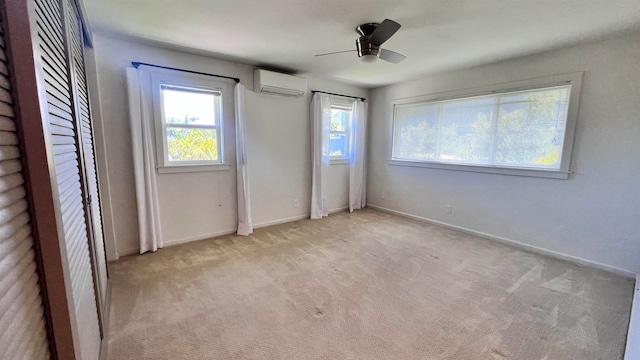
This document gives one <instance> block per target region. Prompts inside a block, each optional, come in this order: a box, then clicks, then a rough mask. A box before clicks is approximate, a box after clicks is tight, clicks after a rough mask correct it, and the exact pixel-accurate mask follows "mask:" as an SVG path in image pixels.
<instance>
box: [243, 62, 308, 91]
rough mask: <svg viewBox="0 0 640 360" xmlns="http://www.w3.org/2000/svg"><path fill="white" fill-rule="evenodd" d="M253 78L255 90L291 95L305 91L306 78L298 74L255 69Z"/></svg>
mask: <svg viewBox="0 0 640 360" xmlns="http://www.w3.org/2000/svg"><path fill="white" fill-rule="evenodd" d="M253 78H254V80H253V82H254V91H255V92H260V93H265V94H274V95H282V96H291V97H300V96H303V95H304V94H305V93H306V92H307V79H305V78H302V77H299V76H293V75H287V74H281V73H277V72H273V71H267V70H261V69H256V70H255V72H254V74H253Z"/></svg>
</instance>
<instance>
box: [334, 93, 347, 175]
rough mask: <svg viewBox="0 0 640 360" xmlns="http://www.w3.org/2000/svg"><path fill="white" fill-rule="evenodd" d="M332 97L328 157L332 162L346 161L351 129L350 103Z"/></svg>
mask: <svg viewBox="0 0 640 360" xmlns="http://www.w3.org/2000/svg"><path fill="white" fill-rule="evenodd" d="M335 103H336V100H333V99H332V104H331V122H330V134H329V159H330V160H331V162H332V163H345V162H348V160H349V157H350V154H351V152H350V151H351V150H350V144H349V138H350V129H351V105H350V104H349V105H347V104H346V103H345V104H342V103H338V104H335Z"/></svg>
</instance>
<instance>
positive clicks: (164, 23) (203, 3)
mask: <svg viewBox="0 0 640 360" xmlns="http://www.w3.org/2000/svg"><path fill="white" fill-rule="evenodd" d="M83 2H84V4H85V7H86V11H87V14H88V18H89V19H88V20H89V24H90V26H91V27H92V28H93V30H94V31H96V32H108V33H117V34H121V35H125V36H133V37H136V38H141V39H145V40H150V41H154V42H159V43H163V44H170V45H174V46H176V47H179V48H183V49H184V48H187V49H192V50H193V51H197V52H206V53H210V54H211V55H212V56H217V57H222V58H227V59H233V60H234V61H237V62H242V63H246V64H250V65H258V66H264V67H271V68H275V69H283V70H288V71H291V72H296V73H312V74H316V75H319V76H326V77H332V78H338V79H341V80H346V81H349V82H353V83H356V84H358V85H361V86H365V87H374V86H378V85H386V84H392V83H397V82H401V81H406V80H409V79H413V78H416V77H419V76H421V75H425V74H428V73H433V72H436V71H444V70H452V69H456V68H461V67H469V66H475V65H480V64H484V63H489V62H494V61H499V60H505V59H508V58H513V57H517V56H522V55H527V54H531V53H536V52H541V51H545V50H550V49H553V48H557V47H561V46H567V45H571V44H576V43H580V42H584V41H588V40H593V39H598V38H602V37H607V36H610V35H612V34H617V33H621V32H626V31H635V30H638V29H640V0H393V1H392V0H316V1H304V0H269V1H265V0H262V1H260V0H226V1H225V0H218V1H215V0H135V1H132V0H83ZM385 18H389V19H392V20H395V21H397V22H399V23H400V24H401V25H402V28H401V29H400V30H399V31H398V32H397V33H396V34H395V35H394V36H393V37H392V38H391V39H390V40H389V41H387V42H386V43H385V44H384V45H383V46H382V47H383V48H386V49H389V50H394V51H396V52H399V53H402V54H404V55H406V56H407V59H406V60H405V61H403V62H402V63H400V64H397V65H394V64H390V63H386V62H384V61H380V60H379V61H378V62H376V63H372V64H365V63H362V62H360V61H359V59H358V58H357V55H356V53H355V52H353V53H346V54H337V55H330V56H324V57H315V56H314V55H315V54H319V53H325V52H331V51H339V50H350V49H355V40H356V38H357V36H358V35H357V34H356V33H355V31H354V28H355V27H356V26H357V25H359V24H362V23H367V22H381V21H382V20H384V19H385Z"/></svg>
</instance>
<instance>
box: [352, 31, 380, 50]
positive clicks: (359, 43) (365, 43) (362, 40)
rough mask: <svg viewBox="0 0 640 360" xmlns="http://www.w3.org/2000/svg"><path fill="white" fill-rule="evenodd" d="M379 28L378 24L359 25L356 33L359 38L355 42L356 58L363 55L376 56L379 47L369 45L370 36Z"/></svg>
mask: <svg viewBox="0 0 640 360" xmlns="http://www.w3.org/2000/svg"><path fill="white" fill-rule="evenodd" d="M378 26H380V24H378V23H367V24H362V25H359V26H358V27H357V28H356V32H357V33H358V34H360V37H359V38H358V39H357V40H356V48H357V49H358V57H363V56H365V55H374V56H378V52H379V51H380V46H378V45H374V44H372V43H371V41H370V40H371V34H373V32H374V31H376V29H377V28H378Z"/></svg>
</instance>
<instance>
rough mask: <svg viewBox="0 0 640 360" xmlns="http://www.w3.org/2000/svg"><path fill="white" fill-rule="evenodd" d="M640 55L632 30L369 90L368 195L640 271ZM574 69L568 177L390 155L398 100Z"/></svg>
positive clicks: (391, 205)
mask: <svg viewBox="0 0 640 360" xmlns="http://www.w3.org/2000/svg"><path fill="white" fill-rule="evenodd" d="M638 59H640V34H635V35H627V36H624V37H619V38H615V39H610V40H606V41H601V42H597V43H590V44H586V45H581V46H576V47H571V48H566V49H561V50H556V51H551V52H548V53H543V54H539V55H533V56H529V57H524V58H519V59H515V60H510V61H506V62H501V63H496V64H492V65H487V66H482V67H477V68H472V69H467V70H460V71H455V72H449V73H443V74H437V75H433V76H430V77H426V78H423V79H420V80H415V81H411V82H407V83H402V84H398V85H393V86H387V87H383V88H378V89H375V90H372V94H371V107H370V125H369V136H370V137H369V158H368V202H369V204H373V205H375V206H379V207H383V208H387V209H391V210H395V211H398V212H403V213H406V214H410V215H414V216H418V217H422V218H426V219H430V220H434V221H439V222H442V223H446V224H449V225H453V226H457V227H461V228H465V229H468V230H472V231H475V232H479V233H483V234H487V235H490V236H493V237H498V238H502V239H505V240H512V241H516V242H520V243H523V244H526V245H528V246H531V247H537V248H542V249H545V250H548V251H551V252H557V253H560V254H563V255H568V256H570V257H575V258H579V259H583V260H587V261H590V262H594V263H599V264H602V265H605V266H608V267H613V268H618V269H623V270H626V271H630V272H639V271H640V159H639V158H640V63H639V62H638ZM576 71H584V72H585V76H584V82H583V88H582V96H581V100H580V109H579V115H578V121H577V130H576V140H575V147H574V153H573V165H572V169H573V170H574V171H575V175H574V176H572V178H571V179H569V180H555V179H541V178H531V177H518V176H507V175H493V174H481V173H472V172H461V171H451V170H438V169H429V168H416V167H403V166H394V165H388V164H387V149H388V144H389V121H390V119H391V113H390V110H391V100H392V99H397V98H404V97H409V96H416V95H424V94H434V93H440V92H445V91H452V90H460V89H468V88H473V87H478V86H484V85H491V84H498V83H503V82H509V81H516V80H523V79H531V78H536V77H544V76H548V75H554V74H563V73H570V72H576ZM447 205H451V206H453V213H452V214H447V213H446V211H445V207H446V206H447Z"/></svg>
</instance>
